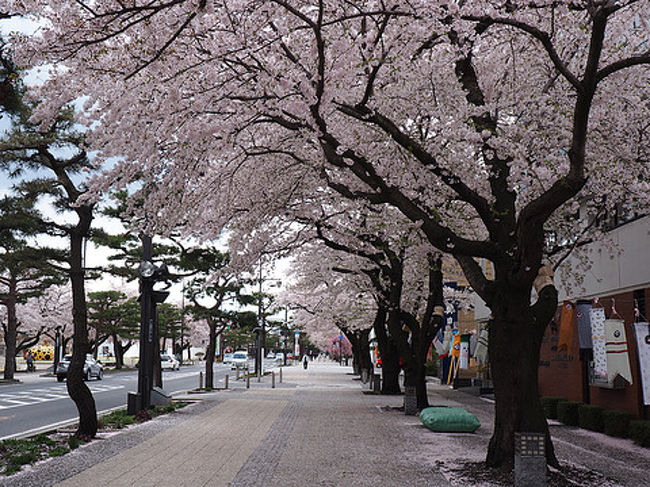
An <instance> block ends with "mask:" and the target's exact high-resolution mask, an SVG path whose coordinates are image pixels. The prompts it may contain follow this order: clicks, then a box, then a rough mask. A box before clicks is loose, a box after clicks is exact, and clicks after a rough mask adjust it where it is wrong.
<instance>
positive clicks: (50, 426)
mask: <svg viewBox="0 0 650 487" xmlns="http://www.w3.org/2000/svg"><path fill="white" fill-rule="evenodd" d="M125 408H126V405H122V406H116V407H114V408H109V409H103V410H102V411H98V412H97V416H98V417H100V416H103V415H105V414H108V413H111V412H113V411H116V410H117V409H125ZM78 420H79V418H78V417H75V418H70V419H64V420H63V421H58V422H56V423H50V424H47V425H45V426H39V427H38V428H33V429H30V430H26V431H21V432H19V433H14V434H12V435H7V436H3V437H2V438H0V441H2V440H9V439H11V438H27V437H29V436H34V435H37V434H39V433H44V432H46V431H52V430H54V429H57V428H62V427H64V426H69V425H71V424H74V423H76V422H77V421H78Z"/></svg>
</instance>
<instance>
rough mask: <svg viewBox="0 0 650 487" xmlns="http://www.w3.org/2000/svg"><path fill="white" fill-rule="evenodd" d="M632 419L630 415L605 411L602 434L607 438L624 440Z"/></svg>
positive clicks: (623, 412)
mask: <svg viewBox="0 0 650 487" xmlns="http://www.w3.org/2000/svg"><path fill="white" fill-rule="evenodd" d="M633 419H634V415H633V414H632V413H628V412H627V411H616V410H609V409H606V410H605V411H603V426H604V428H603V432H604V433H605V434H606V435H609V436H618V437H620V438H626V437H627V436H628V432H629V429H630V422H631V421H632V420H633Z"/></svg>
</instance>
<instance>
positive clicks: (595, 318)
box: [589, 308, 607, 381]
mask: <svg viewBox="0 0 650 487" xmlns="http://www.w3.org/2000/svg"><path fill="white" fill-rule="evenodd" d="M589 320H590V322H591V341H592V343H593V347H594V369H593V372H594V380H596V381H597V380H603V381H606V380H607V353H606V352H605V309H604V308H591V311H590V312H589Z"/></svg>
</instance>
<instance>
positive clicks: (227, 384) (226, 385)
mask: <svg viewBox="0 0 650 487" xmlns="http://www.w3.org/2000/svg"><path fill="white" fill-rule="evenodd" d="M225 382H226V387H225V388H226V389H228V374H226V381H225Z"/></svg>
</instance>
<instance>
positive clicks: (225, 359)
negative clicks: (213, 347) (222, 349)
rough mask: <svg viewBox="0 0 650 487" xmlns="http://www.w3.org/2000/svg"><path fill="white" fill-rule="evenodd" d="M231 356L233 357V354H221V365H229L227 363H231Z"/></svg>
mask: <svg viewBox="0 0 650 487" xmlns="http://www.w3.org/2000/svg"><path fill="white" fill-rule="evenodd" d="M232 356H233V353H232V352H226V353H224V354H223V363H224V364H229V363H231V362H232Z"/></svg>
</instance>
